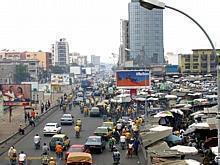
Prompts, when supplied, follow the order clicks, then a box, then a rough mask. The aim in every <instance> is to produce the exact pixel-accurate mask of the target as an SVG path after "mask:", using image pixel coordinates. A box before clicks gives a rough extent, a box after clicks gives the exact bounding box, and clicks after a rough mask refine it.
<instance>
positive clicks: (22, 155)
mask: <svg viewBox="0 0 220 165" xmlns="http://www.w3.org/2000/svg"><path fill="white" fill-rule="evenodd" d="M26 159H27V155H26V154H25V153H24V151H21V153H20V154H19V155H18V163H19V164H22V165H25V164H26Z"/></svg>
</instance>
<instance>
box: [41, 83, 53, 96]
mask: <svg viewBox="0 0 220 165" xmlns="http://www.w3.org/2000/svg"><path fill="white" fill-rule="evenodd" d="M39 91H40V92H44V94H50V93H51V85H50V84H39Z"/></svg>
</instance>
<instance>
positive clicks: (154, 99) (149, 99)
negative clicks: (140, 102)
mask: <svg viewBox="0 0 220 165" xmlns="http://www.w3.org/2000/svg"><path fill="white" fill-rule="evenodd" d="M147 100H148V101H157V100H159V99H158V98H155V97H150V98H148V99H147Z"/></svg>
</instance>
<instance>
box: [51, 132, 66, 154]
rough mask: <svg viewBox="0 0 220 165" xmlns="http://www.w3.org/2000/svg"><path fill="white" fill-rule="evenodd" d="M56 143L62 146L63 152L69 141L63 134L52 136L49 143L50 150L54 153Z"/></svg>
mask: <svg viewBox="0 0 220 165" xmlns="http://www.w3.org/2000/svg"><path fill="white" fill-rule="evenodd" d="M58 143H60V144H61V145H62V146H63V148H64V150H67V148H68V147H69V146H70V139H69V138H68V137H67V136H66V135H65V134H57V135H54V136H53V137H52V138H51V140H50V142H49V147H50V150H51V151H54V150H55V147H56V145H57V144H58Z"/></svg>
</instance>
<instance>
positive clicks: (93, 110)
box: [91, 108, 99, 112]
mask: <svg viewBox="0 0 220 165" xmlns="http://www.w3.org/2000/svg"><path fill="white" fill-rule="evenodd" d="M91 111H92V112H99V109H98V108H92V109H91Z"/></svg>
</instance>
